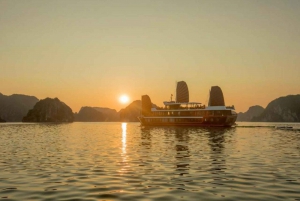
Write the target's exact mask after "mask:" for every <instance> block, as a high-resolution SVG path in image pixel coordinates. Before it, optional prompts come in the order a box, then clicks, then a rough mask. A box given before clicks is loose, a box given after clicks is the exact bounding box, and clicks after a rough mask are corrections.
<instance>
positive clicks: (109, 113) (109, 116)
mask: <svg viewBox="0 0 300 201" xmlns="http://www.w3.org/2000/svg"><path fill="white" fill-rule="evenodd" d="M93 108H94V109H95V110H97V111H99V112H101V113H102V114H103V115H104V116H105V119H104V121H119V120H120V114H119V113H118V112H117V111H116V110H115V109H110V108H104V107H93Z"/></svg>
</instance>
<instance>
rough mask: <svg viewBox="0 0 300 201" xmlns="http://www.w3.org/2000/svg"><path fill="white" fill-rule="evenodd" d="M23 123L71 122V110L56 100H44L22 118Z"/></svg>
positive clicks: (72, 118) (72, 117)
mask: <svg viewBox="0 0 300 201" xmlns="http://www.w3.org/2000/svg"><path fill="white" fill-rule="evenodd" d="M22 121H23V122H73V121H74V115H73V112H72V109H71V108H70V107H69V106H67V105H66V104H65V103H63V102H61V101H60V100H59V99H58V98H54V99H52V98H45V99H43V100H40V101H39V102H37V103H36V104H35V106H34V107H33V109H31V110H29V111H28V113H27V115H26V116H25V117H23V120H22Z"/></svg>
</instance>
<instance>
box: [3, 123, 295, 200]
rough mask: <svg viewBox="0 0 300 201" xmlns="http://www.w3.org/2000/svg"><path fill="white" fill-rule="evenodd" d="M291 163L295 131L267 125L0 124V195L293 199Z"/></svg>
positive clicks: (5, 197) (33, 197)
mask: <svg viewBox="0 0 300 201" xmlns="http://www.w3.org/2000/svg"><path fill="white" fill-rule="evenodd" d="M255 124H256V125H257V123H255ZM239 125H254V123H243V124H242V123H239ZM259 125H262V124H259ZM264 125H275V124H270V123H269V124H264ZM291 125H292V126H294V127H297V128H300V124H291ZM299 166H300V132H299V131H287V130H276V129H274V128H270V127H268V128H248V127H237V128H196V127H152V128H142V127H140V126H139V123H72V124H21V123H17V124H1V125H0V199H3V200H300V193H299V187H300V169H299Z"/></svg>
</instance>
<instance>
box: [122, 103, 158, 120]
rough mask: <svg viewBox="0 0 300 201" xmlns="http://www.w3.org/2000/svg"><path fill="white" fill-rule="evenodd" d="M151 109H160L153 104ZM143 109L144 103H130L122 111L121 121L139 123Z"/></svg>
mask: <svg viewBox="0 0 300 201" xmlns="http://www.w3.org/2000/svg"><path fill="white" fill-rule="evenodd" d="M150 104H151V107H158V106H157V105H155V104H153V103H151V102H150ZM141 108H142V101H141V100H135V101H133V102H132V103H130V104H129V105H128V106H127V107H126V108H124V109H121V110H120V111H119V113H120V121H127V122H138V121H139V119H138V116H140V114H141Z"/></svg>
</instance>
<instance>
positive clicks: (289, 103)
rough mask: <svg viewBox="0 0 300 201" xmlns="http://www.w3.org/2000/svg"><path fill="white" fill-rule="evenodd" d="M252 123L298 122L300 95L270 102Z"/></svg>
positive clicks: (299, 120)
mask: <svg viewBox="0 0 300 201" xmlns="http://www.w3.org/2000/svg"><path fill="white" fill-rule="evenodd" d="M252 120H253V121H265V122H300V94H299V95H289V96H285V97H280V98H277V99H275V100H273V101H271V102H270V103H269V104H268V106H267V107H266V109H265V110H264V111H263V113H262V114H261V115H259V116H258V117H254V118H253V119H252Z"/></svg>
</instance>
